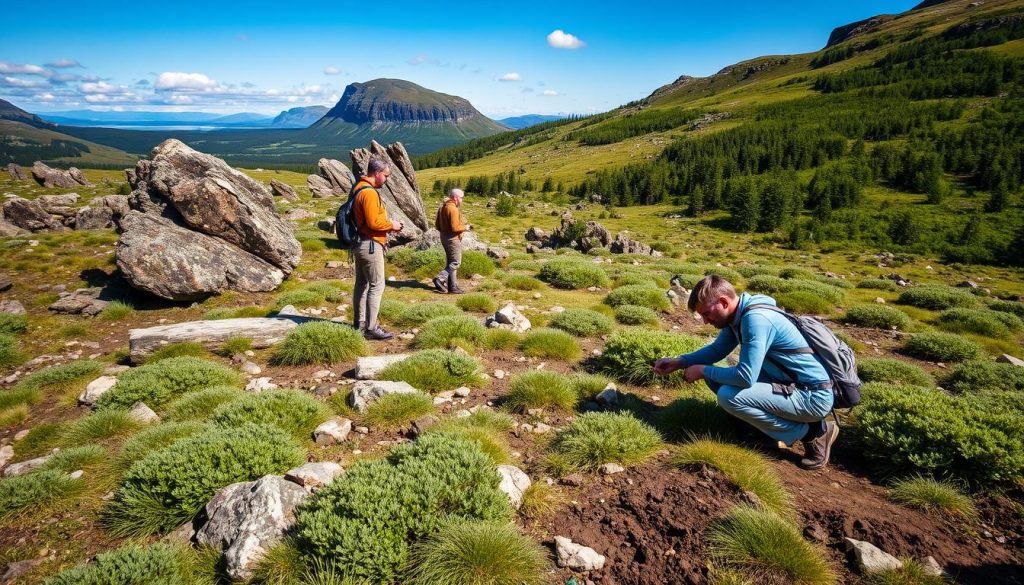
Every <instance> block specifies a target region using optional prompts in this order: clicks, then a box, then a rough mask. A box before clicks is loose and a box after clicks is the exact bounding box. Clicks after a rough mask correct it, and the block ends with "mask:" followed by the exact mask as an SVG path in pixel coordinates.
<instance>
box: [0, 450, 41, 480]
mask: <svg viewBox="0 0 1024 585" xmlns="http://www.w3.org/2000/svg"><path fill="white" fill-rule="evenodd" d="M50 457H53V453H51V454H49V455H44V456H42V457H36V458H35V459H29V460H28V461H21V462H18V463H12V464H10V465H8V466H7V467H5V468H4V477H14V476H17V475H25V474H26V473H28V472H30V471H35V470H37V469H39V468H40V467H42V466H43V465H46V462H47V461H49V460H50Z"/></svg>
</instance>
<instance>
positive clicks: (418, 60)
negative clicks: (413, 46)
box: [406, 53, 427, 65]
mask: <svg viewBox="0 0 1024 585" xmlns="http://www.w3.org/2000/svg"><path fill="white" fill-rule="evenodd" d="M426 62H427V56H426V55H424V54H423V53H420V54H419V55H416V56H415V57H413V58H412V59H409V60H408V61H406V63H408V64H409V65H423V64H424V63H426Z"/></svg>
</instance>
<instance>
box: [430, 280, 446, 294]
mask: <svg viewBox="0 0 1024 585" xmlns="http://www.w3.org/2000/svg"><path fill="white" fill-rule="evenodd" d="M432 282H433V283H434V290H435V291H437V292H439V293H441V294H445V293H447V292H448V285H447V284H445V282H444V281H443V280H441V277H440V276H435V277H434V280H433V281H432Z"/></svg>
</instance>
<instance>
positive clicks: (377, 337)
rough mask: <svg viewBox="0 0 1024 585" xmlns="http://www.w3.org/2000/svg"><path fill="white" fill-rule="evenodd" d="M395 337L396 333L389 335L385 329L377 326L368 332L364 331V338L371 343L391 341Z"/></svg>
mask: <svg viewBox="0 0 1024 585" xmlns="http://www.w3.org/2000/svg"><path fill="white" fill-rule="evenodd" d="M394 336H395V334H394V333H388V332H387V331H384V329H382V328H381V326H380V325H377V326H376V327H374V328H373V329H367V330H366V331H363V337H365V338H366V339H369V340H370V341H384V340H386V339H391V338H392V337H394Z"/></svg>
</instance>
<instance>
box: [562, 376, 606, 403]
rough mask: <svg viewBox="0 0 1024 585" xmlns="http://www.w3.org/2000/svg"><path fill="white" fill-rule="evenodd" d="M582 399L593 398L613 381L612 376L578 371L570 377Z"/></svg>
mask: <svg viewBox="0 0 1024 585" xmlns="http://www.w3.org/2000/svg"><path fill="white" fill-rule="evenodd" d="M569 381H570V383H571V384H572V386H573V388H575V389H576V394H577V395H578V396H579V399H580V400H593V399H594V398H596V397H597V395H598V394H600V393H601V391H602V390H604V389H605V388H607V387H608V384H611V383H612V380H611V378H608V377H606V376H602V375H600V374H586V373H582V372H581V373H576V374H573V375H572V377H571V378H570V379H569Z"/></svg>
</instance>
